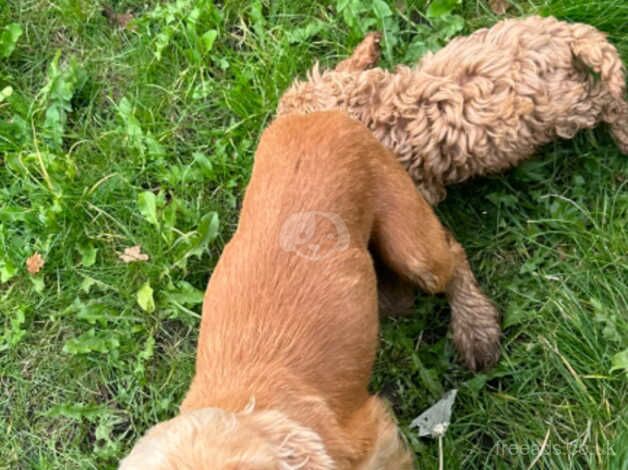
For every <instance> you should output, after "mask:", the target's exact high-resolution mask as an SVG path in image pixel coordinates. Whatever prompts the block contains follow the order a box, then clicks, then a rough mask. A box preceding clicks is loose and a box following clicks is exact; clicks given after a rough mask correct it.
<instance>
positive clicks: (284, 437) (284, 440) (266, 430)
mask: <svg viewBox="0 0 628 470" xmlns="http://www.w3.org/2000/svg"><path fill="white" fill-rule="evenodd" d="M248 419H250V420H251V422H252V423H254V425H255V426H256V427H257V429H259V430H260V431H261V432H262V433H263V434H264V437H265V439H267V440H268V441H269V442H270V443H271V444H272V446H273V448H274V449H275V452H276V455H277V458H278V459H279V461H280V467H279V468H280V469H281V470H293V469H304V470H305V469H307V470H334V469H335V468H336V466H335V464H334V462H333V460H332V459H331V457H330V456H329V455H328V454H327V450H326V449H325V445H324V444H323V441H322V439H321V437H320V436H319V435H318V434H317V433H316V432H314V431H313V430H312V429H309V428H306V427H304V426H302V425H300V424H298V423H296V422H294V421H292V420H291V419H289V418H287V417H286V416H285V415H284V414H283V413H280V412H277V411H272V410H270V411H259V412H254V413H251V414H250V415H249V416H248Z"/></svg>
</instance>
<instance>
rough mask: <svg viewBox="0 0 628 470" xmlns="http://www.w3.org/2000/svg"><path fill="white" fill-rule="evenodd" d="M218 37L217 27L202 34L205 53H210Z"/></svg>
mask: <svg viewBox="0 0 628 470" xmlns="http://www.w3.org/2000/svg"><path fill="white" fill-rule="evenodd" d="M217 37H218V31H216V30H215V29H210V30H209V31H207V32H206V33H205V34H203V35H202V36H201V45H202V48H203V53H205V54H206V53H208V52H209V51H211V50H212V48H213V47H214V42H216V38H217Z"/></svg>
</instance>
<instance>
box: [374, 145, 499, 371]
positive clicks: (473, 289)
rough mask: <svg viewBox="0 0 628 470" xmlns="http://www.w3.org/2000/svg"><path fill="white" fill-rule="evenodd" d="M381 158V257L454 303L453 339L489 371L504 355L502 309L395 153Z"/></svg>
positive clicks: (469, 359) (470, 360)
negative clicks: (487, 293) (486, 292)
mask: <svg viewBox="0 0 628 470" xmlns="http://www.w3.org/2000/svg"><path fill="white" fill-rule="evenodd" d="M387 156H388V157H389V158H387V159H382V167H381V169H380V173H379V176H378V182H379V184H378V187H377V197H378V207H377V212H376V220H375V226H374V234H373V235H374V245H375V249H376V250H377V252H378V254H379V257H380V258H381V260H382V261H383V262H384V263H385V264H386V265H387V266H388V267H389V268H390V269H392V270H393V271H394V272H396V273H397V274H399V275H400V276H401V277H402V278H404V279H407V280H409V281H411V282H413V283H415V284H416V285H418V286H419V287H421V288H422V289H423V290H425V291H427V292H429V293H441V292H444V293H445V294H446V295H447V298H448V300H449V303H450V305H451V312H452V313H451V316H452V319H451V326H452V330H453V340H454V344H455V346H456V349H457V350H458V353H459V354H460V356H461V357H462V359H463V361H464V363H465V364H466V365H467V367H469V368H470V369H472V370H478V369H484V368H487V367H490V366H492V365H494V364H495V362H497V359H498V358H499V338H500V327H499V313H498V311H497V309H496V308H495V306H494V305H493V303H492V302H491V301H490V300H489V299H488V298H487V297H486V296H485V295H484V294H483V293H482V290H481V289H480V286H479V285H478V283H477V281H476V279H475V276H474V274H473V272H472V271H471V267H470V266H469V263H468V261H467V257H466V254H465V252H464V249H463V248H462V246H461V245H460V244H459V243H458V242H457V241H456V240H455V239H454V238H453V237H452V236H451V235H450V234H449V233H448V232H447V231H446V230H445V229H444V228H443V226H442V225H441V223H440V221H439V220H438V218H437V217H436V215H435V214H434V212H433V211H432V208H431V207H430V206H429V204H428V203H427V202H426V201H425V200H424V199H423V198H422V197H421V196H420V195H419V193H418V192H417V191H416V189H415V188H414V185H413V184H412V180H411V179H410V177H409V176H408V175H407V173H405V171H404V170H403V169H402V167H401V166H400V165H399V164H398V163H397V162H396V161H394V159H393V157H392V155H387Z"/></svg>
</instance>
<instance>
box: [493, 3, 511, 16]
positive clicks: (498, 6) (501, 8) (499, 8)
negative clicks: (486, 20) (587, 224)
mask: <svg viewBox="0 0 628 470" xmlns="http://www.w3.org/2000/svg"><path fill="white" fill-rule="evenodd" d="M488 5H489V6H490V7H491V10H492V11H493V13H495V14H496V15H503V14H504V13H506V10H508V9H509V8H510V3H508V2H507V1H506V0H490V1H489V2H488Z"/></svg>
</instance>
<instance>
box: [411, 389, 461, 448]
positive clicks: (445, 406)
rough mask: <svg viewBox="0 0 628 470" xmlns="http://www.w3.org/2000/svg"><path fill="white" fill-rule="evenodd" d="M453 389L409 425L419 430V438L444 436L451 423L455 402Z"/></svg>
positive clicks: (455, 391)
mask: <svg viewBox="0 0 628 470" xmlns="http://www.w3.org/2000/svg"><path fill="white" fill-rule="evenodd" d="M457 392H458V390H456V389H455V388H454V389H453V390H449V391H448V392H447V393H445V395H444V396H443V398H441V399H440V400H438V401H437V402H436V403H435V404H434V405H432V406H431V407H430V408H428V409H427V410H425V411H424V412H423V413H421V414H420V415H419V416H418V417H416V418H415V419H414V420H413V421H412V422H411V423H410V427H411V428H419V436H421V437H423V436H432V437H440V436H443V435H444V434H445V432H446V431H447V427H449V422H450V421H451V410H452V407H453V406H454V401H455V400H456V393H457Z"/></svg>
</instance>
